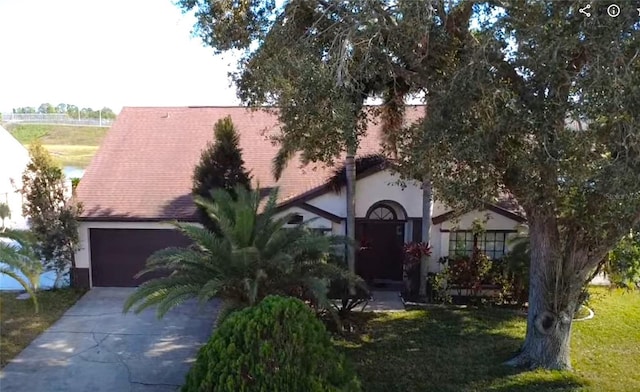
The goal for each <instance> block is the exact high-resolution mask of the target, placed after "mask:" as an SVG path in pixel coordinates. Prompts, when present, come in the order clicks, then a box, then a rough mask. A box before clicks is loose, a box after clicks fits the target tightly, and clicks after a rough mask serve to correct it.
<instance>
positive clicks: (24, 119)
mask: <svg viewBox="0 0 640 392" xmlns="http://www.w3.org/2000/svg"><path fill="white" fill-rule="evenodd" d="M2 122H5V123H31V124H60V125H90V126H94V127H110V126H111V125H112V124H113V120H111V119H104V118H72V117H69V116H68V115H66V114H59V113H46V114H45V113H2Z"/></svg>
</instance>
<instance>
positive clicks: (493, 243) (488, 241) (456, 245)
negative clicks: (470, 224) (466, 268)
mask: <svg viewBox="0 0 640 392" xmlns="http://www.w3.org/2000/svg"><path fill="white" fill-rule="evenodd" d="M507 234H509V231H495V230H491V231H486V232H484V233H481V234H474V233H473V232H472V231H452V232H451V233H449V256H454V255H456V254H466V255H470V254H471V252H473V244H474V242H475V241H476V240H477V246H478V249H480V250H481V251H482V252H483V253H484V254H486V255H487V256H488V257H489V258H490V259H492V260H496V259H500V258H502V256H504V255H505V253H507V245H506V242H507Z"/></svg>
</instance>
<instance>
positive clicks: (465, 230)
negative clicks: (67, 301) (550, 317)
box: [76, 106, 524, 287]
mask: <svg viewBox="0 0 640 392" xmlns="http://www.w3.org/2000/svg"><path fill="white" fill-rule="evenodd" d="M423 110H424V107H421V106H418V107H410V108H408V109H407V114H408V118H409V120H410V121H411V120H413V121H415V120H416V119H419V118H420V116H421V115H422V112H423ZM228 115H229V116H231V118H232V120H233V123H234V124H235V126H236V128H237V129H238V132H239V133H240V147H241V148H242V150H243V158H244V160H245V166H246V168H247V169H248V170H250V171H251V174H252V176H253V182H254V184H257V183H259V184H260V186H261V187H262V188H264V189H266V190H268V189H273V188H274V187H278V188H279V189H280V193H279V209H280V213H281V214H288V213H291V214H294V215H293V216H294V218H293V220H292V222H291V223H292V224H293V223H297V222H309V225H310V227H312V228H314V229H317V230H320V231H325V232H331V233H335V234H342V235H344V234H346V233H345V228H346V224H345V218H346V202H345V197H346V192H345V189H344V185H342V184H340V182H339V181H335V179H334V181H331V179H332V177H334V176H333V175H334V172H335V170H336V168H331V167H324V166H322V165H316V166H304V167H303V166H301V164H300V162H299V161H298V162H296V161H292V162H291V163H290V164H289V165H288V167H287V168H286V169H285V171H284V173H283V174H282V177H281V178H280V180H279V181H277V182H276V181H275V180H274V178H273V176H272V174H271V167H272V159H273V157H274V156H275V154H276V152H277V150H278V146H276V145H274V144H273V143H272V142H271V140H270V138H269V136H268V135H269V134H271V133H272V132H274V131H275V132H277V127H278V122H277V118H276V116H275V115H274V114H272V113H269V112H267V111H260V110H257V111H256V110H250V109H247V108H242V107H169V108H162V107H156V108H133V107H126V108H124V109H123V110H122V112H121V113H120V114H119V116H118V118H117V120H116V122H115V123H114V124H113V126H112V127H111V129H110V131H109V133H108V134H107V136H106V138H105V140H104V141H103V144H102V146H101V147H100V150H99V151H98V153H97V155H96V156H95V157H94V159H93V161H92V163H91V165H90V166H89V168H88V169H87V171H86V172H85V174H84V176H83V178H82V181H80V184H79V186H78V188H77V192H76V193H77V198H78V200H79V201H80V202H81V203H82V204H83V207H84V212H83V214H82V216H81V223H80V227H79V231H80V232H79V235H80V240H81V246H80V250H79V251H78V252H77V254H76V267H77V268H78V271H77V275H76V276H78V277H79V280H78V282H79V283H80V284H83V285H86V286H88V287H93V286H136V285H138V284H139V283H141V281H140V280H136V279H134V278H133V276H134V275H135V274H136V273H137V272H138V271H140V270H141V269H142V268H143V266H144V264H145V261H146V259H147V258H148V256H149V255H150V254H151V253H153V252H154V251H156V250H158V249H162V248H165V247H168V246H182V245H187V244H188V242H187V241H186V239H185V238H183V237H182V236H181V235H180V234H179V233H178V232H176V231H174V230H173V229H172V226H171V225H170V224H168V223H167V222H168V221H171V220H180V221H186V222H194V223H195V222H196V216H197V215H196V209H195V205H194V203H193V199H192V196H191V185H192V173H193V168H194V167H195V165H196V163H197V162H198V160H199V158H200V153H201V151H202V149H203V148H204V147H205V145H206V143H207V142H208V141H210V140H211V139H212V138H213V125H214V124H215V123H216V121H218V120H219V119H221V118H223V117H225V116H228ZM379 151H380V125H379V122H376V121H372V122H371V124H370V126H369V129H368V132H367V136H366V137H365V138H364V139H363V140H362V141H361V144H360V149H359V155H360V156H365V155H370V154H375V153H377V152H379ZM363 161H364V160H363ZM365 166H366V165H365ZM398 179H399V178H398V177H397V175H395V174H394V173H392V172H391V171H390V170H388V169H387V167H386V166H385V165H384V164H382V163H381V164H373V165H368V167H365V168H363V169H362V170H361V173H359V175H358V180H357V184H356V220H357V223H356V239H357V240H358V248H357V255H356V272H358V273H359V274H360V275H362V276H363V277H364V278H366V279H367V280H370V281H399V280H401V278H402V260H403V251H402V247H403V245H404V244H405V243H407V242H411V241H419V240H420V237H421V233H420V223H421V216H422V205H421V203H422V190H421V187H420V184H419V183H412V182H409V183H406V184H405V186H404V187H401V186H399V185H396V183H397V180H398ZM432 216H433V225H432V228H431V243H432V248H433V254H432V257H431V264H430V269H431V270H433V271H437V269H438V268H439V264H438V259H439V258H440V257H441V256H446V255H448V254H449V253H450V251H452V250H455V249H456V248H457V247H459V246H467V247H470V246H471V244H473V234H472V233H471V232H470V231H469V230H470V228H471V227H472V223H473V221H474V220H475V219H482V220H486V219H487V218H488V220H487V221H486V229H487V232H486V233H485V234H483V237H482V238H481V239H480V241H479V242H478V243H479V244H480V246H481V247H482V248H483V249H485V250H486V251H487V252H488V253H489V254H490V256H492V257H500V256H501V255H502V254H503V253H504V252H505V251H506V238H507V237H508V236H509V235H511V233H515V232H516V230H517V226H518V225H519V224H520V223H521V222H523V221H524V219H523V218H522V216H520V215H518V214H517V213H515V212H514V211H512V210H510V209H509V208H508V207H507V206H506V205H487V208H486V210H484V211H471V212H468V213H466V214H464V215H462V216H457V217H454V215H453V213H452V212H451V211H449V210H448V209H447V208H446V206H444V205H443V204H441V203H439V202H435V203H434V205H433V211H432Z"/></svg>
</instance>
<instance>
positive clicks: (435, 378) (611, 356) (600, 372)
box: [337, 289, 640, 392]
mask: <svg viewBox="0 0 640 392" xmlns="http://www.w3.org/2000/svg"><path fill="white" fill-rule="evenodd" d="M590 306H591V307H592V308H593V309H594V311H595V313H596V316H595V318H594V319H592V320H588V321H580V322H576V323H574V329H573V335H572V363H573V366H574V371H573V372H551V371H534V372H518V371H515V370H513V369H510V368H508V367H505V366H503V365H501V363H502V362H503V361H505V360H507V359H508V358H509V357H510V356H511V355H512V354H513V353H514V352H515V351H516V350H517V349H518V347H519V345H520V344H521V343H522V339H523V338H524V333H525V330H526V321H525V319H524V317H523V316H522V315H519V314H517V313H514V312H511V311H507V310H500V309H483V310H462V309H433V310H426V311H409V312H401V313H388V314H380V315H378V316H376V317H375V318H373V319H372V320H370V321H369V322H368V324H367V326H366V333H364V334H363V335H361V336H359V337H358V338H355V339H351V340H349V341H345V340H343V341H338V342H337V344H338V345H339V346H340V347H342V349H343V350H344V352H345V353H346V354H347V356H348V357H350V358H351V359H352V361H353V363H354V365H355V366H356V369H357V371H358V373H359V375H360V378H361V380H362V382H363V390H364V391H367V392H396V391H397V392H400V391H402V392H411V391H442V392H446V391H451V392H454V391H455V392H461V391H505V392H506V391H531V392H533V391H536V392H537V391H630V392H631V391H640V372H639V371H638V369H640V293H638V292H635V293H627V292H623V291H611V292H609V291H606V290H604V289H594V290H593V295H592V300H591V302H590Z"/></svg>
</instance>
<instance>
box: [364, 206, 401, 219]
mask: <svg viewBox="0 0 640 392" xmlns="http://www.w3.org/2000/svg"><path fill="white" fill-rule="evenodd" d="M367 218H368V219H373V220H395V219H396V212H395V211H394V210H393V209H392V208H391V207H389V206H387V205H384V204H380V205H378V206H376V207H374V208H373V209H372V210H371V211H370V212H369V216H367Z"/></svg>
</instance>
